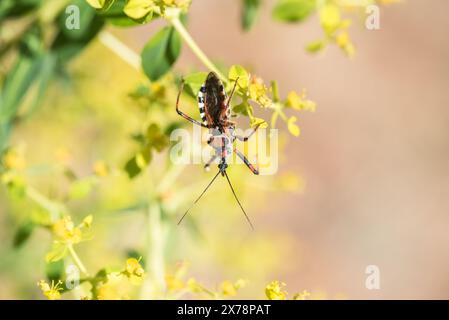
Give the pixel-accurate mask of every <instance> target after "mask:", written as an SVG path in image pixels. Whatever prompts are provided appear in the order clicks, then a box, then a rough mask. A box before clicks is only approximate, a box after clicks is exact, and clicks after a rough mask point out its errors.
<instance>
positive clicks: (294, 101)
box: [285, 91, 316, 112]
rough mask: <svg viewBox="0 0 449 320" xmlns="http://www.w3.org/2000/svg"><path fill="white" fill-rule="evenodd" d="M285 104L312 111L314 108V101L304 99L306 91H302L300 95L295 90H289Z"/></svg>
mask: <svg viewBox="0 0 449 320" xmlns="http://www.w3.org/2000/svg"><path fill="white" fill-rule="evenodd" d="M285 105H286V106H287V107H289V108H292V109H295V110H305V111H311V112H314V111H315V109H316V103H315V102H313V101H311V100H307V99H306V92H305V91H303V92H302V93H301V95H299V94H297V93H296V92H295V91H290V92H289V93H288V95H287V100H286V101H285Z"/></svg>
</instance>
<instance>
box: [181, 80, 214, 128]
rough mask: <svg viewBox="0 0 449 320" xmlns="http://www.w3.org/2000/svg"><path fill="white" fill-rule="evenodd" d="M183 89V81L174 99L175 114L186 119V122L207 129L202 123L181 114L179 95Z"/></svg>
mask: <svg viewBox="0 0 449 320" xmlns="http://www.w3.org/2000/svg"><path fill="white" fill-rule="evenodd" d="M183 89H184V80H183V81H182V82H181V88H180V89H179V93H178V97H177V98H176V112H177V113H178V114H179V115H180V116H181V117H183V118H184V119H186V120H187V121H190V122H191V123H193V124H196V125H198V126H201V127H204V128H208V126H207V125H205V124H204V123H201V122H199V121H197V120H195V119H193V118H191V117H189V116H188V115H187V114H185V113H184V112H182V111H181V110H179V98H180V97H181V93H182V91H183Z"/></svg>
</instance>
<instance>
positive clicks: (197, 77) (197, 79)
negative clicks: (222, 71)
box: [184, 72, 207, 97]
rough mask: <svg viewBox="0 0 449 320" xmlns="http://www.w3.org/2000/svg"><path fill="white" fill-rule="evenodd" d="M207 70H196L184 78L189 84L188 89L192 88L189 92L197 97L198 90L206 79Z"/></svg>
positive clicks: (187, 84)
mask: <svg viewBox="0 0 449 320" xmlns="http://www.w3.org/2000/svg"><path fill="white" fill-rule="evenodd" d="M206 77H207V72H196V73H192V74H189V75H188V76H186V77H185V78H184V82H185V84H186V86H187V88H186V89H187V90H191V92H189V93H190V94H192V95H193V96H195V97H196V95H197V94H198V91H200V88H201V85H202V84H203V83H204V81H206Z"/></svg>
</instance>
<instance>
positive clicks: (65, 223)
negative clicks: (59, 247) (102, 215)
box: [52, 215, 93, 244]
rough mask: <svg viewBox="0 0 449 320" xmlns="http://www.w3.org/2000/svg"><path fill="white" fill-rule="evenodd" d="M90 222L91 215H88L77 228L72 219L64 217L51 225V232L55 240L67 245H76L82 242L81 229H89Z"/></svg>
mask: <svg viewBox="0 0 449 320" xmlns="http://www.w3.org/2000/svg"><path fill="white" fill-rule="evenodd" d="M92 220H93V217H92V215H89V216H87V217H85V218H84V219H83V221H82V222H81V223H80V224H79V225H78V226H75V224H74V223H73V221H72V218H71V217H70V216H65V217H63V218H61V219H59V220H57V221H56V222H55V223H53V225H52V231H53V234H54V236H55V237H56V239H57V240H59V241H62V242H65V243H68V244H77V243H79V242H81V241H82V240H83V229H86V228H90V227H91V225H92Z"/></svg>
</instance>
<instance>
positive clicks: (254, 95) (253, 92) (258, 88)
mask: <svg viewBox="0 0 449 320" xmlns="http://www.w3.org/2000/svg"><path fill="white" fill-rule="evenodd" d="M267 92H268V89H267V87H266V86H265V85H264V83H263V80H262V79H261V78H258V77H252V78H251V84H250V85H249V96H250V98H251V99H252V100H254V101H256V102H257V103H259V104H260V105H261V106H262V107H265V108H268V107H269V106H271V104H272V101H271V99H270V98H269V97H268V96H267Z"/></svg>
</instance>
